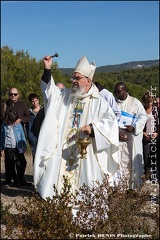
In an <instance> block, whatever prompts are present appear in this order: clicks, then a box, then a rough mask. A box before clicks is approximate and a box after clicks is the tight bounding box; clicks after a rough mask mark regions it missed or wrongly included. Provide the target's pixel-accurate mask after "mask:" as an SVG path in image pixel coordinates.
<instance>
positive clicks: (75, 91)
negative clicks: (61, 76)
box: [71, 87, 85, 97]
mask: <svg viewBox="0 0 160 240" xmlns="http://www.w3.org/2000/svg"><path fill="white" fill-rule="evenodd" d="M84 92H85V87H78V88H74V87H72V91H71V96H73V97H80V96H81V95H82V94H84Z"/></svg>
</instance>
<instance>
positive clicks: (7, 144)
mask: <svg viewBox="0 0 160 240" xmlns="http://www.w3.org/2000/svg"><path fill="white" fill-rule="evenodd" d="M17 119H18V113H17V112H16V111H15V110H13V109H12V110H10V111H9V112H8V114H7V117H6V119H5V121H4V122H3V124H2V125H1V146H0V149H1V155H2V156H3V157H5V177H6V181H5V184H6V185H10V186H13V187H17V186H18V185H29V183H28V184H27V181H26V180H25V179H24V173H25V169H26V165H27V161H26V159H25V156H24V153H25V152H26V150H27V143H26V138H25V134H24V131H23V127H22V125H21V123H16V120H17ZM15 159H16V160H15ZM15 166H16V168H15ZM12 180H13V182H12Z"/></svg>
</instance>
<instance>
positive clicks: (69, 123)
mask: <svg viewBox="0 0 160 240" xmlns="http://www.w3.org/2000/svg"><path fill="white" fill-rule="evenodd" d="M51 64H52V59H51V58H50V57H49V56H46V57H45V58H44V75H43V76H42V81H41V87H42V91H43V95H44V99H45V118H44V120H43V123H42V126H41V130H40V134H39V139H38V145H37V151H36V156H35V162H34V186H35V189H36V190H37V191H38V192H39V194H40V196H41V197H42V198H44V199H46V198H47V197H49V198H52V197H53V196H54V189H53V185H55V186H56V188H57V189H58V191H59V192H61V190H62V187H63V176H65V177H66V178H67V179H68V181H69V183H70V184H71V186H72V188H71V189H72V191H73V193H74V192H75V190H79V187H80V186H82V185H83V183H85V184H86V185H89V186H90V185H93V183H94V181H96V180H99V181H100V182H101V181H102V180H103V179H104V177H105V174H108V175H109V181H110V184H112V185H113V184H114V181H115V182H116V181H117V178H118V174H117V173H118V169H119V160H118V147H119V136H118V123H117V119H116V117H115V114H114V113H113V110H112V109H111V107H110V106H109V104H108V103H107V102H106V100H105V99H104V98H103V97H102V96H100V94H99V91H98V89H97V87H96V86H95V85H94V84H93V83H92V79H93V75H94V72H95V69H96V65H95V63H94V62H92V63H91V64H90V63H89V62H88V60H87V58H86V56H83V57H82V58H81V59H80V60H79V61H78V63H77V65H76V68H75V70H74V72H73V78H72V81H73V85H72V88H70V89H64V90H62V89H60V88H58V87H57V86H56V84H55V82H54V79H53V78H52V77H51ZM79 138H80V139H83V138H85V139H87V140H89V144H88V145H87V147H86V152H87V153H85V154H84V155H83V154H82V152H81V148H80V145H79V144H78V142H77V140H78V139H79Z"/></svg>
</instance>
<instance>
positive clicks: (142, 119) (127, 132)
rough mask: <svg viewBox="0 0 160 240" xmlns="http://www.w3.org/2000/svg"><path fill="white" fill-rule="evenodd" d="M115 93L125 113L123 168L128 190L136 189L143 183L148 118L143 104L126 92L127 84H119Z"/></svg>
mask: <svg viewBox="0 0 160 240" xmlns="http://www.w3.org/2000/svg"><path fill="white" fill-rule="evenodd" d="M114 93H115V96H116V101H117V104H118V106H119V109H120V110H121V113H123V114H121V119H120V121H119V140H120V142H119V153H120V162H121V167H122V171H123V176H124V178H125V180H126V181H127V185H128V188H129V189H134V188H136V187H139V186H140V185H141V184H142V183H143V179H142V176H143V172H144V161H143V148H142V138H143V129H144V126H145V123H146V120H147V116H146V112H145V109H144V107H143V105H142V103H141V102H140V101H139V100H138V99H137V98H135V97H131V96H129V94H128V93H127V92H126V85H125V83H123V82H118V83H117V84H116V85H115V89H114Z"/></svg>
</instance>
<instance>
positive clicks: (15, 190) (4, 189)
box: [1, 173, 35, 197]
mask: <svg viewBox="0 0 160 240" xmlns="http://www.w3.org/2000/svg"><path fill="white" fill-rule="evenodd" d="M25 179H26V180H27V182H29V183H31V185H30V186H18V187H10V186H8V185H4V182H5V174H4V173H1V194H4V195H6V196H8V197H16V196H22V197H27V196H32V195H33V193H35V188H34V185H33V176H32V175H27V174H25Z"/></svg>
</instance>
